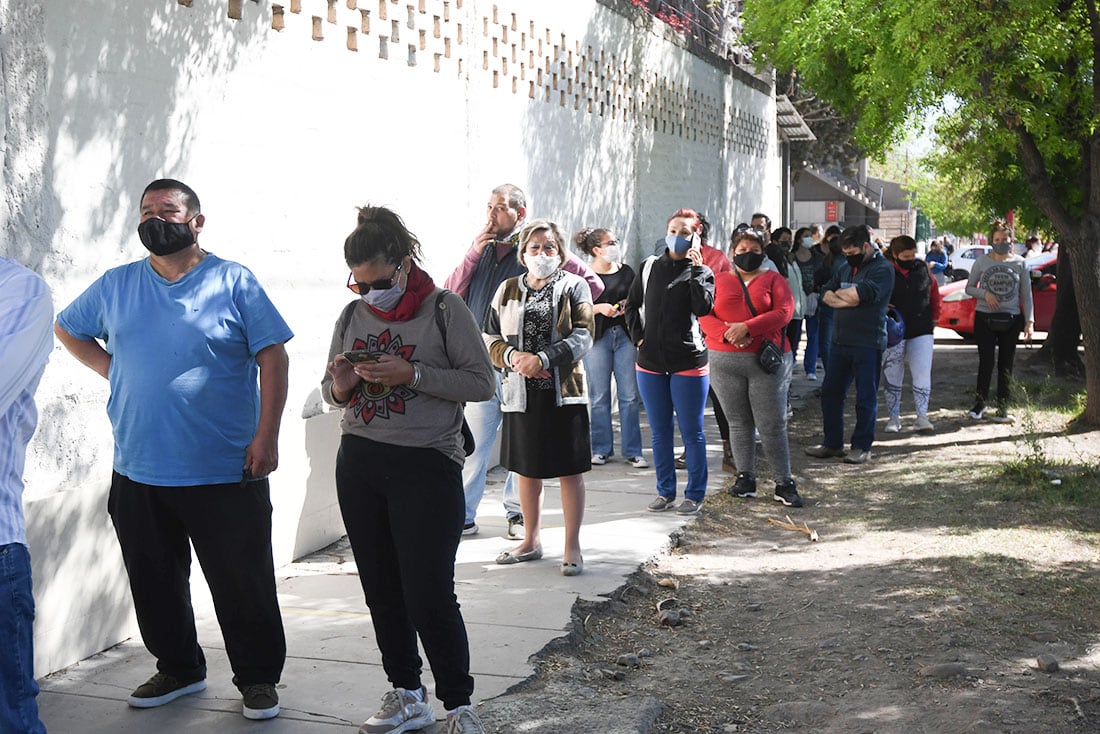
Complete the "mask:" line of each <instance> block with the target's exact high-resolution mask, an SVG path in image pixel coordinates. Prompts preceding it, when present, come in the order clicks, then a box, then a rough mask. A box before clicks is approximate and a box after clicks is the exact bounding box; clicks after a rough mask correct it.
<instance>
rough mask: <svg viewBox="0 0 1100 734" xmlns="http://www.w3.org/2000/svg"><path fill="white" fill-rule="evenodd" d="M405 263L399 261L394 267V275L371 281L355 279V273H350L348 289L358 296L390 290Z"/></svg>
mask: <svg viewBox="0 0 1100 734" xmlns="http://www.w3.org/2000/svg"><path fill="white" fill-rule="evenodd" d="M403 265H404V263H398V265H397V267H396V268H394V271H393V275H391V276H390V277H388V278H382V279H381V280H376V281H373V282H371V283H360V282H359V281H357V280H356V279H355V273H348V290H349V291H351V292H352V293H354V294H355V295H357V296H365V295H366V294H368V293H370V292H371V291H388V290H389V289H390V288H393V286H394V283H396V282H397V275H398V273H400V272H401V267H402V266H403Z"/></svg>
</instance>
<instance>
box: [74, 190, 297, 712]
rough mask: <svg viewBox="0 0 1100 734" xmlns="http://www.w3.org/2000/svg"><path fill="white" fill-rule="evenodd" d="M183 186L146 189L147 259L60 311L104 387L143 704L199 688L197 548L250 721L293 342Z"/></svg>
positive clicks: (272, 606)
mask: <svg viewBox="0 0 1100 734" xmlns="http://www.w3.org/2000/svg"><path fill="white" fill-rule="evenodd" d="M205 222H206V218H205V217H204V216H203V214H202V212H201V210H200V208H199V199H198V196H196V195H195V192H194V191H192V190H191V188H190V187H188V186H187V185H186V184H184V183H182V182H180V181H175V180H173V179H160V180H157V181H153V182H152V183H150V184H149V185H148V186H147V187H146V188H145V191H144V192H142V197H141V223H140V224H139V226H138V228H137V230H138V237H139V238H140V239H141V242H142V244H143V245H145V247H146V249H148V250H149V257H148V258H145V259H143V260H139V261H137V262H133V263H129V264H127V265H123V266H121V267H117V268H113V269H111V270H109V271H107V272H106V273H104V274H103V275H102V276H100V277H99V279H98V280H96V281H95V282H94V283H92V285H91V286H89V288H88V289H87V290H86V291H84V292H83V293H82V294H80V295H79V296H77V298H76V300H75V301H73V303H72V304H70V305H69V306H68V307H67V308H65V309H64V310H63V311H62V312H61V313H60V314H58V317H57V323H56V325H55V327H54V333H55V334H56V335H57V338H58V339H59V340H60V341H61V343H62V344H63V345H64V346H65V348H66V349H68V350H69V351H70V352H71V353H72V354H73V356H74V357H76V358H77V359H78V360H80V361H81V362H83V363H84V364H85V365H86V366H88V367H89V368H91V369H92V370H94V371H95V372H96V373H97V374H99V375H100V376H102V377H103V378H105V379H107V380H108V381H109V382H110V386H111V396H110V399H109V400H108V402H107V415H108V416H109V417H110V419H111V427H112V429H113V432H114V438H115V453H114V472H113V475H112V480H111V492H110V496H109V499H108V503H107V509H108V512H109V513H110V515H111V520H112V521H113V523H114V526H115V532H116V534H117V535H118V540H119V545H120V546H121V549H122V558H123V561H124V562H125V564H126V572H127V574H128V575H129V578H130V591H131V593H132V594H133V598H134V608H135V611H136V612H137V620H138V626H139V627H140V629H141V636H142V639H143V640H144V642H145V646H146V647H147V648H148V649H149V652H151V653H152V654H153V655H154V656H155V657H156V658H157V673H156V674H155V675H154V676H153V677H152V678H150V679H149V680H148V681H146V682H145V683H144V684H142V685H140V686H138V687H137V689H136V690H134V692H133V693H132V694H131V695H130V698H129V700H128V703H129V704H130V706H132V707H134V708H153V707H155V706H162V705H164V704H166V703H168V702H170V701H173V700H175V699H177V698H179V697H180V696H185V695H188V694H193V693H198V692H200V691H202V690H203V689H205V688H206V659H205V657H204V655H203V652H202V648H201V647H199V643H198V636H197V633H196V631H195V618H194V614H193V612H192V608H191V590H190V571H191V548H190V546H189V542H190V544H191V545H193V546H194V548H195V554H196V555H197V556H198V559H199V563H200V564H201V565H202V569H203V572H204V574H205V575H206V580H207V583H208V584H209V586H210V592H211V596H212V597H213V600H214V607H215V609H216V610H217V616H218V622H219V623H220V625H221V629H222V635H223V637H224V638H225V649H226V653H227V654H228V656H229V661H230V664H231V666H232V668H233V682H234V683H235V684H236V685H237V687H238V689H240V691H241V694H242V696H243V708H242V713H243V715H244V716H245V718H248V719H270V718H272V717H274V716H277V715H278V713H279V697H278V694H277V693H276V692H275V684H276V683H278V682H279V678H280V676H281V674H282V669H283V663H284V659H285V657H286V641H285V639H284V636H283V623H282V617H281V615H280V612H279V604H278V600H277V599H276V596H275V570H274V564H273V561H272V554H271V496H270V495H271V492H270V488H269V485H268V480H267V475H268V474H270V473H271V472H273V471H275V469H276V467H277V466H278V464H279V451H278V438H279V423H280V420H281V418H282V412H283V406H284V405H285V403H286V393H287V362H288V360H287V353H286V349H285V347H284V343H285V342H286V341H288V340H289V339H290V338H291V337H292V336H293V334H292V333H291V331H290V328H289V327H288V326H287V325H286V322H285V321H283V318H282V317H281V316H280V315H279V312H278V311H277V310H276V309H275V307H274V305H272V303H271V301H270V300H269V299H268V297H267V294H266V293H265V292H264V290H263V288H262V287H261V286H260V284H259V282H258V281H257V280H256V277H255V276H254V275H253V274H252V273H251V272H250V271H249V270H248V269H247V268H245V267H243V266H241V265H238V264H237V263H234V262H230V261H228V260H222V259H221V258H219V257H217V256H215V255H213V254H211V253H208V252H206V251H205V250H203V249H202V248H200V247H199V242H198V236H199V233H200V232H201V231H202V229H203V225H204V224H205Z"/></svg>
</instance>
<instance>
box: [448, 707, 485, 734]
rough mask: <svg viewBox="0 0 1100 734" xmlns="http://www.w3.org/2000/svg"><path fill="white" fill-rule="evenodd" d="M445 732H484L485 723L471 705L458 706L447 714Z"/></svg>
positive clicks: (455, 733)
mask: <svg viewBox="0 0 1100 734" xmlns="http://www.w3.org/2000/svg"><path fill="white" fill-rule="evenodd" d="M446 734H485V725H484V724H482V723H481V719H479V718H478V715H477V713H476V712H475V711H474V708H473V706H459V707H458V708H456V709H455V710H454V711H452V712H451V713H449V714H447V730H446Z"/></svg>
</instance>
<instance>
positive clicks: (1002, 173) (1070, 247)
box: [744, 0, 1100, 425]
mask: <svg viewBox="0 0 1100 734" xmlns="http://www.w3.org/2000/svg"><path fill="white" fill-rule="evenodd" d="M744 20H745V33H746V36H747V37H748V39H749V40H750V41H751V42H753V43H754V44H755V45H756V52H755V53H756V57H757V59H758V60H761V61H764V62H767V63H770V64H772V65H773V66H775V67H776V68H778V69H789V68H796V69H798V70H799V73H800V74H801V75H803V77H804V78H805V82H806V84H807V86H809V87H811V88H812V89H814V90H815V91H816V92H817V93H818V94H819V95H821V97H822V98H824V99H825V100H826V101H828V102H829V103H830V104H832V105H834V106H835V107H836V108H837V109H838V110H839V111H840V112H842V113H843V114H845V115H848V116H850V117H851V118H852V119H854V120H855V139H856V143H857V145H859V146H860V147H861V148H863V149H864V150H866V151H867V152H868V153H870V154H871V155H875V156H880V155H881V154H882V152H883V151H885V150H886V149H888V148H889V147H891V146H892V145H894V144H896V143H897V142H898V141H899V140H900V139H901V137H902V136H903V134H904V132H905V126H906V121H907V120H910V119H914V118H916V117H918V116H920V115H924V114H926V113H927V112H928V111H929V110H932V109H937V108H938V109H939V111H940V114H941V122H940V124H939V125H938V126H937V135H938V141H939V144H940V146H941V147H942V149H943V151H944V152H943V153H942V154H941V155H940V157H939V158H938V159H935V160H933V162H932V165H933V166H934V170H935V173H936V175H937V177H938V176H941V175H944V174H948V173H949V172H952V171H953V172H954V175H955V176H956V177H955V178H954V179H953V180H951V183H950V185H955V186H956V187H958V188H959V190H960V195H962V192H963V191H969V192H970V193H971V194H972V195H973V196H974V197H975V201H974V204H973V206H974V207H976V208H977V210H978V212H979V215H980V213H981V212H985V211H1004V210H1006V209H1008V208H1014V209H1017V210H1018V211H1020V212H1021V214H1023V215H1024V216H1025V218H1026V219H1027V220H1029V221H1034V222H1038V221H1040V220H1042V219H1045V220H1047V221H1049V222H1050V223H1051V225H1052V226H1053V228H1054V229H1055V230H1056V231H1057V232H1058V234H1059V240H1060V242H1061V244H1062V260H1063V262H1062V263H1061V268H1062V269H1063V270H1066V272H1065V275H1067V276H1068V275H1069V273H1070V272H1072V273H1073V277H1072V278H1069V277H1062V275H1063V273H1062V272H1061V271H1060V277H1059V313H1060V314H1061V312H1062V308H1063V305H1064V304H1063V303H1062V300H1063V299H1062V294H1063V291H1067V292H1074V293H1075V297H1074V298H1075V300H1074V301H1073V302H1071V305H1073V304H1074V303H1075V305H1076V306H1077V309H1078V311H1079V312H1080V313H1082V314H1088V313H1093V314H1095V313H1100V84H1098V81H1097V80H1096V79H1095V77H1094V70H1095V69H1096V67H1097V66H1098V63H1100V61H1098V60H1100V13H1098V12H1097V6H1096V0H969V1H968V2H957V3H949V2H943V1H942V0H746V2H745V11H744ZM945 100H951V102H952V104H951V109H950V110H948V109H946V108H945V106H944V104H943V103H944V101H945ZM964 169H965V170H964ZM944 177H945V178H948V176H946V175H945V176H944ZM941 213H942V212H941ZM1071 263H1072V268H1070V267H1069V266H1070V264H1071ZM1076 315H1077V314H1076V313H1073V314H1072V318H1067V319H1065V320H1064V322H1065V323H1071V322H1076V321H1077V319H1076ZM1062 322H1063V320H1062V319H1057V320H1056V323H1059V324H1061V323H1062ZM1095 322H1096V320H1095V319H1089V320H1086V323H1085V324H1084V331H1085V368H1086V372H1087V382H1088V384H1087V388H1088V394H1089V400H1088V405H1087V407H1086V415H1085V417H1086V420H1087V422H1089V423H1090V424H1094V425H1100V374H1098V369H1097V368H1100V323H1095ZM1063 337H1064V338H1063ZM1051 341H1053V342H1055V347H1054V352H1055V355H1054V360H1055V363H1056V365H1057V366H1058V367H1059V368H1060V369H1072V368H1073V365H1074V362H1078V360H1077V354H1076V349H1077V343H1078V335H1077V334H1071V335H1066V334H1060V335H1058V334H1055V333H1052V335H1051Z"/></svg>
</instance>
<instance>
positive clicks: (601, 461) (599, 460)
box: [592, 454, 607, 466]
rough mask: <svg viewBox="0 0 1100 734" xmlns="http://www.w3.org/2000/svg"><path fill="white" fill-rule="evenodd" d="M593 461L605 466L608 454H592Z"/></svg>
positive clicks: (597, 464) (595, 463)
mask: <svg viewBox="0 0 1100 734" xmlns="http://www.w3.org/2000/svg"><path fill="white" fill-rule="evenodd" d="M592 463H593V464H594V465H596V466H603V465H604V464H606V463H607V456H606V455H604V454H592Z"/></svg>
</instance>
